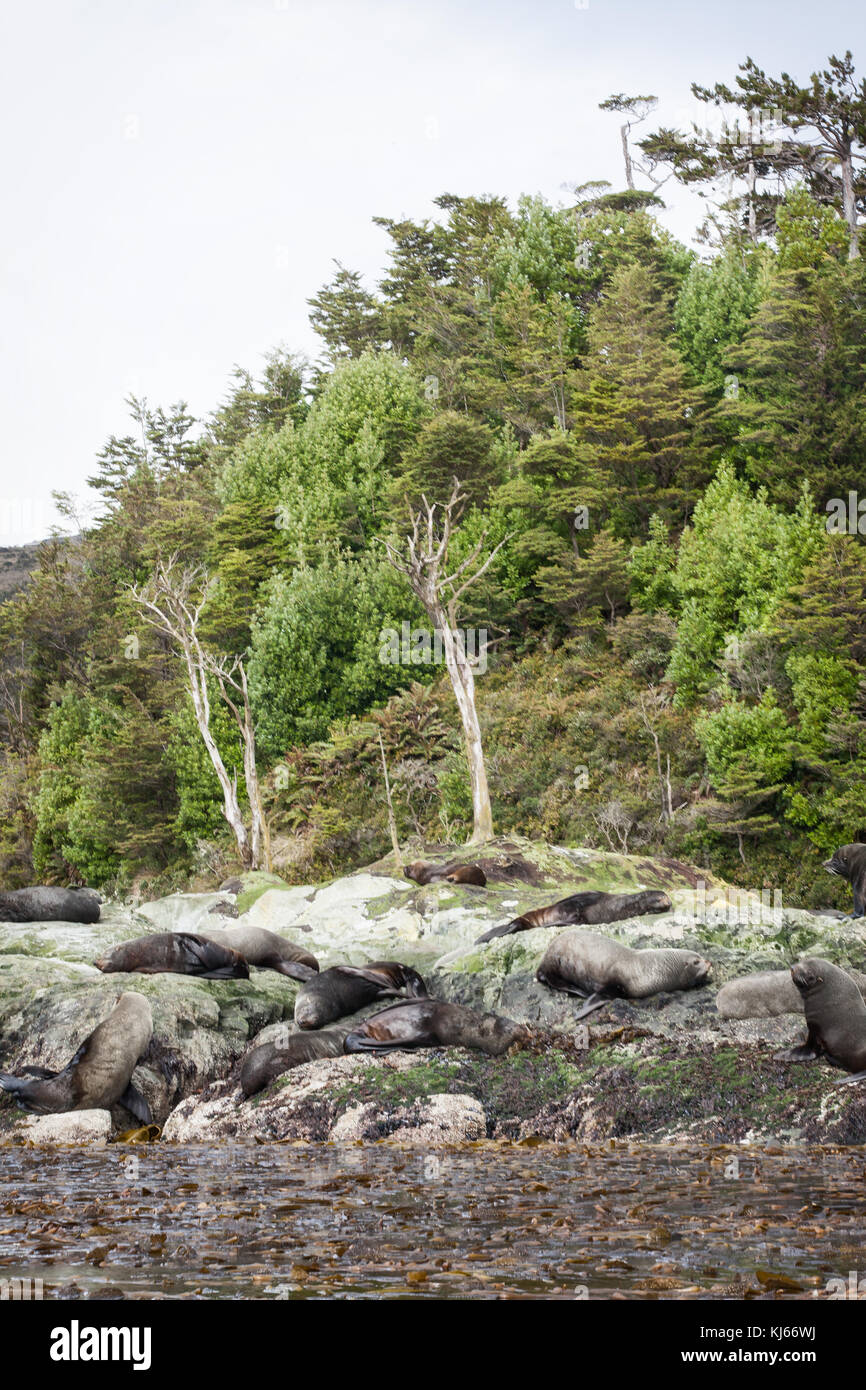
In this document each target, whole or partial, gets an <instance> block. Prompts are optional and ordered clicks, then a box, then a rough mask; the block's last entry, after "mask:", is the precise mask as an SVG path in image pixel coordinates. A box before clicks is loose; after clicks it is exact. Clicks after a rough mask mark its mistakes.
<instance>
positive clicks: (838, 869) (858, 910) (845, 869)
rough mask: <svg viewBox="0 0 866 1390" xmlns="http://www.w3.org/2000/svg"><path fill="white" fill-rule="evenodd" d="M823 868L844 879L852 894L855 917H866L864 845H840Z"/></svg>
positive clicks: (865, 851) (865, 854)
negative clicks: (848, 884)
mask: <svg viewBox="0 0 866 1390" xmlns="http://www.w3.org/2000/svg"><path fill="white" fill-rule="evenodd" d="M824 868H825V869H826V870H827V873H828V874H834V875H835V877H836V878H844V879H845V881H846V882H847V883H850V885H851V888H852V889H853V892H854V913H853V915H854V916H855V917H864V916H866V845H841V846H840V848H839V849H836V850H834V851H833V854H832V857H831V858H830V859H828V860H827V861H826V863H825V864H824Z"/></svg>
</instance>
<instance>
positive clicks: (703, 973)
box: [683, 951, 713, 989]
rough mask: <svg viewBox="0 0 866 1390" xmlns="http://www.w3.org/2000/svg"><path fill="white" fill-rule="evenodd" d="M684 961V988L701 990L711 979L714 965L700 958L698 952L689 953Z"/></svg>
mask: <svg viewBox="0 0 866 1390" xmlns="http://www.w3.org/2000/svg"><path fill="white" fill-rule="evenodd" d="M685 957H686V958H685V960H684V961H683V988H684V989H700V988H701V986H702V985H705V984H706V983H707V981H708V980H709V978H710V975H711V973H712V969H713V963H712V961H710V960H705V959H704V957H703V956H699V955H698V953H697V951H687V952H686V953H685Z"/></svg>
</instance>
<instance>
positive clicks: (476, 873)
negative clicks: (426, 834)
mask: <svg viewBox="0 0 866 1390" xmlns="http://www.w3.org/2000/svg"><path fill="white" fill-rule="evenodd" d="M403 873H404V874H405V876H406V878H411V879H413V880H414V881H415V883H421V884H426V883H474V884H475V885H476V886H477V887H478V888H484V887H485V886H486V884H487V875H486V874H485V872H484V870H483V869H482V867H481V865H480V864H458V863H457V861H456V859H455V860H454V861H453V862H452V863H450V864H425V863H424V861H423V860H422V859H418V860H416V862H415V863H414V864H410V865H409V866H408V867H407V868H405V869H404V870H403Z"/></svg>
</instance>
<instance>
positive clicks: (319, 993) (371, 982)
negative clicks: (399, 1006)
mask: <svg viewBox="0 0 866 1390" xmlns="http://www.w3.org/2000/svg"><path fill="white" fill-rule="evenodd" d="M426 994H427V986H426V984H425V983H424V981H423V979H422V978H421V976H420V975H419V974H418V971H417V970H413V969H412V968H411V966H409V965H401V964H400V962H399V961H397V960H371V961H368V962H367V964H366V965H360V966H355V965H332V966H331V968H330V970H323V971H322V972H321V974H319V975H316V976H315V977H314V978H313V979H312V980H310V981H309V983H308V984H305V985H304V987H303V988H302V989H300V990H299V991H298V997H297V999H296V1000H295V1022H296V1023H297V1025H298V1027H299V1028H324V1027H325V1026H326V1025H327V1024H329V1023H334V1022H336V1020H337V1019H338V1018H347V1017H348V1015H349V1014H355V1013H357V1012H358V1010H359V1009H363V1008H365V1007H366V1005H367V1004H374V1003H375V1002H376V1000H377V999H399V998H403V999H405V998H416V999H418V998H424V997H426Z"/></svg>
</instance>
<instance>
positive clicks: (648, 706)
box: [639, 686, 674, 821]
mask: <svg viewBox="0 0 866 1390" xmlns="http://www.w3.org/2000/svg"><path fill="white" fill-rule="evenodd" d="M639 703H640V717H641V723H642V724H643V726H644V728H645V729H646V731H647V733H648V734H649V736H650V738H651V739H652V741H653V747H654V749H655V754H656V768H657V769H658V775H659V791H660V793H661V800H662V817H661V818H662V820H663V821H669V820H671V819H672V817H673V814H674V811H673V805H672V800H673V797H672V793H671V755H670V753H668V754H667V773H666V774H664V773H663V772H662V755H661V746H660V744H659V736H658V715H659V713H660V712H661V710H662V709H663V708H664V706H665V704H666V700H665V696H664V694H663V692H661V691H658V690H656V688H655V686H650V688H649V691H648V693H643V692H642V693H641V696H640V701H639Z"/></svg>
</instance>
